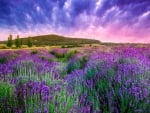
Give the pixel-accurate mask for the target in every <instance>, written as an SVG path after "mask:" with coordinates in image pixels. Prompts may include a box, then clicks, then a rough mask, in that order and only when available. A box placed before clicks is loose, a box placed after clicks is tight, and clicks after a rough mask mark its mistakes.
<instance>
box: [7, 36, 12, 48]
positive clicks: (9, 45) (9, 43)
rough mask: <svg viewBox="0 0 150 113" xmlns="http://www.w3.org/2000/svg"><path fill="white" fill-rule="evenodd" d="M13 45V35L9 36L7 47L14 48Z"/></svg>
mask: <svg viewBox="0 0 150 113" xmlns="http://www.w3.org/2000/svg"><path fill="white" fill-rule="evenodd" d="M12 45H13V40H12V35H9V37H8V41H7V46H8V47H12Z"/></svg>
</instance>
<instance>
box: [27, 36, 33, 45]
mask: <svg viewBox="0 0 150 113" xmlns="http://www.w3.org/2000/svg"><path fill="white" fill-rule="evenodd" d="M27 44H28V47H32V45H33V44H32V41H31V39H30V37H29V38H28V42H27Z"/></svg>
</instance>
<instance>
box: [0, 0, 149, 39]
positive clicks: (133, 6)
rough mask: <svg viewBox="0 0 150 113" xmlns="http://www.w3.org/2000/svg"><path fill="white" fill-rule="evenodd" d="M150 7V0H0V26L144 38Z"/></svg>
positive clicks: (146, 32)
mask: <svg viewBox="0 0 150 113" xmlns="http://www.w3.org/2000/svg"><path fill="white" fill-rule="evenodd" d="M149 11H150V1H149V0H44V1H41V0H30V1H27V0H0V29H3V31H5V34H6V36H7V35H8V33H9V32H11V31H12V32H14V31H15V32H19V33H21V34H22V35H23V33H25V34H27V33H29V32H31V31H32V34H35V35H36V34H38V33H39V32H41V34H44V33H47V32H48V31H49V32H55V33H59V34H64V35H70V34H77V33H79V34H85V33H86V32H85V29H86V31H87V33H88V36H93V35H94V34H92V32H94V31H96V33H95V34H97V35H101V37H104V38H101V39H102V40H105V39H109V37H111V38H112V39H113V37H115V35H118V36H116V37H120V36H121V35H122V37H124V38H125V37H136V38H137V39H138V40H141V39H140V38H141V37H146V38H149V31H150V12H149ZM91 26H92V28H91ZM37 27H40V28H37ZM14 28H15V30H14ZM46 28H47V29H46ZM37 29H39V30H37ZM91 29H92V30H93V31H92V30H91ZM30 30H31V31H30ZM100 30H102V31H103V32H104V33H102V31H100ZM8 31H9V32H8ZM89 31H90V32H89ZM81 32H83V33H81ZM90 33H91V34H90ZM104 34H105V35H104ZM109 34H111V35H109ZM3 35H4V33H3ZM6 36H5V37H6ZM81 36H82V35H81ZM94 36H95V35H94ZM106 36H107V37H108V38H107V37H106ZM95 37H97V36H95ZM101 39H100V40H101ZM124 40H126V39H124ZM128 40H129V39H128ZM130 41H131V40H130Z"/></svg>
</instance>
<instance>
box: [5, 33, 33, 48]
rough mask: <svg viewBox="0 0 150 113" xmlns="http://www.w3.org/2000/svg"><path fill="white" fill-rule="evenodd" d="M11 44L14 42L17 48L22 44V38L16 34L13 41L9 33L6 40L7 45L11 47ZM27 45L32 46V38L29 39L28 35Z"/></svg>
mask: <svg viewBox="0 0 150 113" xmlns="http://www.w3.org/2000/svg"><path fill="white" fill-rule="evenodd" d="M13 44H15V46H16V47H17V48H20V47H21V46H22V45H23V40H22V39H21V38H20V37H19V35H17V37H16V39H15V40H14V41H13V36H12V35H9V37H8V40H7V46H8V47H12V46H13ZM27 45H28V47H32V46H33V44H32V40H31V38H30V37H28V39H27Z"/></svg>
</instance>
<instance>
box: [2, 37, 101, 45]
mask: <svg viewBox="0 0 150 113" xmlns="http://www.w3.org/2000/svg"><path fill="white" fill-rule="evenodd" d="M27 40H28V39H27V38H22V41H23V44H27ZM31 40H32V42H33V44H34V45H39V46H40V45H77V44H98V43H100V41H98V40H93V39H84V38H69V37H64V36H59V35H41V36H34V37H31ZM0 43H1V44H2V43H3V44H4V43H6V41H3V42H0Z"/></svg>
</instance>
